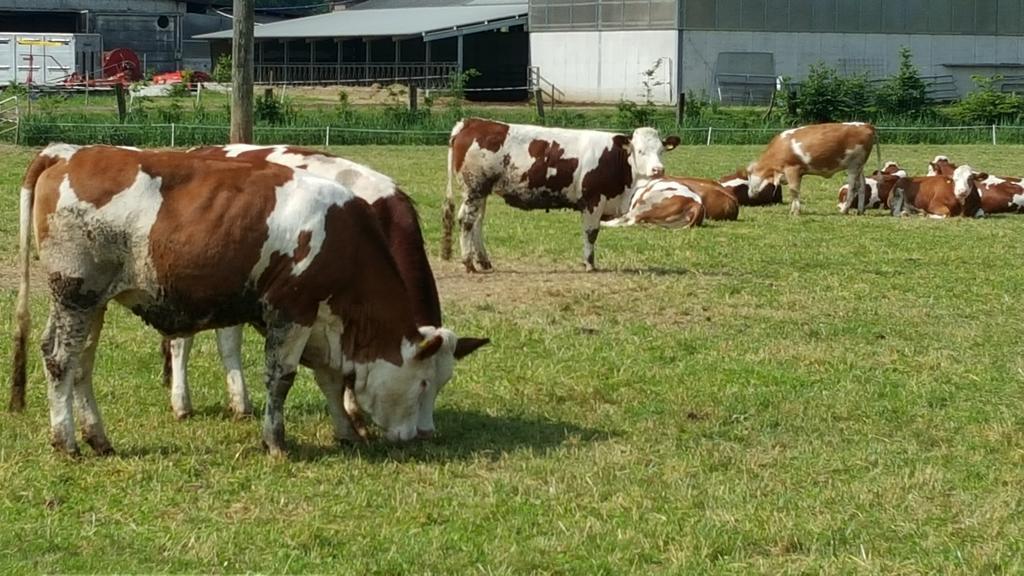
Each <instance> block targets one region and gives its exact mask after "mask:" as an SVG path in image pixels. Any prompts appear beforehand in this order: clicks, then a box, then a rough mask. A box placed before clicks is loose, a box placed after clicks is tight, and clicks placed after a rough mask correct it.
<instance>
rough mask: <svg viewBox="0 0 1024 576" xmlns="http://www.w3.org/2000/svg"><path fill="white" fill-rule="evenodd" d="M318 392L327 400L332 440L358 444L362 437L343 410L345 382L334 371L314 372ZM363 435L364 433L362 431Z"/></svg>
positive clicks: (340, 442)
mask: <svg viewBox="0 0 1024 576" xmlns="http://www.w3.org/2000/svg"><path fill="white" fill-rule="evenodd" d="M313 376H314V378H315V379H316V384H317V386H319V387H320V392H322V393H323V395H324V398H325V399H327V412H328V414H330V415H331V423H333V424H334V440H335V441H336V442H338V443H339V444H348V443H351V442H359V441H360V440H361V439H362V437H361V435H360V434H359V433H358V432H357V430H356V427H355V426H354V425H353V423H352V420H351V419H350V416H349V414H348V412H347V411H346V410H345V406H344V397H345V381H344V379H343V378H342V377H341V375H340V374H338V373H337V372H336V371H329V370H316V371H315V372H314V373H313ZM364 433H365V431H364Z"/></svg>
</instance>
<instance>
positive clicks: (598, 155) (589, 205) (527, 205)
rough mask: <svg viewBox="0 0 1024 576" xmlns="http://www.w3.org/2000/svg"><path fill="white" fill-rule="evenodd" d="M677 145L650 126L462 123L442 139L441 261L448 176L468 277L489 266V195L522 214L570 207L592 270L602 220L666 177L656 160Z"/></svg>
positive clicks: (450, 217) (448, 229)
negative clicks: (620, 130) (459, 197)
mask: <svg viewBox="0 0 1024 576" xmlns="http://www.w3.org/2000/svg"><path fill="white" fill-rule="evenodd" d="M678 145H679V138H678V137H677V136H669V137H668V138H666V139H664V140H662V139H661V136H659V135H658V131H657V130H655V129H653V128H637V129H636V130H634V131H633V135H632V136H624V135H622V134H611V133H608V132H596V131H593V130H566V129H560V128H545V127H541V126H529V125H523V124H505V123H503V122H494V121H491V120H482V119H479V118H467V119H464V120H462V121H460V122H459V123H458V124H456V125H455V128H454V129H453V130H452V134H451V138H450V139H449V141H448V189H447V195H446V198H445V211H444V239H443V241H442V245H441V256H442V258H444V259H445V260H448V259H451V252H452V248H451V243H452V239H451V237H452V226H453V224H454V220H455V219H454V213H455V199H454V191H453V187H452V178H453V177H454V176H457V177H458V179H459V180H460V181H461V182H462V186H463V201H462V206H461V208H459V226H460V229H461V230H460V236H459V243H460V247H461V250H462V263H463V264H464V265H465V267H466V271H468V272H475V271H476V266H477V265H479V266H480V268H481V269H483V270H489V269H490V268H491V259H490V257H489V256H488V254H487V249H486V248H485V246H484V238H483V227H484V214H485V210H486V203H487V196H488V195H489V194H490V193H491V192H494V193H495V194H497V195H499V196H501V197H502V199H504V200H505V202H506V203H508V204H509V205H510V206H514V207H516V208H522V209H524V210H535V209H551V208H569V209H573V210H578V211H580V212H581V213H582V218H581V220H582V224H583V262H584V265H585V266H586V269H587V270H588V271H589V270H593V269H594V242H596V241H597V234H598V232H599V231H600V224H601V217H602V216H617V215H618V214H619V213H620V212H621V209H620V207H621V204H622V199H623V197H625V196H626V195H627V194H628V193H630V192H631V191H632V190H635V189H637V188H639V187H640V186H642V185H643V184H645V183H646V181H647V180H650V179H652V178H658V177H660V176H662V175H663V174H664V173H665V167H664V165H663V164H662V162H661V154H662V152H664V151H666V150H672V149H673V148H675V147H676V146H678Z"/></svg>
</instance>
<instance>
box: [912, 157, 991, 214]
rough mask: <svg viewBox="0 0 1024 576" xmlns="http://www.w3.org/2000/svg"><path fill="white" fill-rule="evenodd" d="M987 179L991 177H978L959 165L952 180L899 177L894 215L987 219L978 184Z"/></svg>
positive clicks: (946, 178)
mask: <svg viewBox="0 0 1024 576" xmlns="http://www.w3.org/2000/svg"><path fill="white" fill-rule="evenodd" d="M987 178H988V174H977V173H975V172H973V171H972V170H971V167H970V166H960V167H959V168H957V169H956V170H954V172H953V177H952V178H950V177H946V176H941V175H936V176H917V177H914V178H900V180H899V182H897V183H896V185H895V186H894V187H893V200H892V213H893V215H894V216H897V215H901V214H913V213H916V212H923V213H924V214H926V215H928V216H929V217H932V218H947V217H951V216H965V217H975V218H978V217H981V216H984V215H985V211H984V210H983V209H982V208H981V196H980V195H979V194H978V185H977V184H978V182H979V181H982V180H985V179H987Z"/></svg>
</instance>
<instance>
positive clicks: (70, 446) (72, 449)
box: [50, 439, 82, 459]
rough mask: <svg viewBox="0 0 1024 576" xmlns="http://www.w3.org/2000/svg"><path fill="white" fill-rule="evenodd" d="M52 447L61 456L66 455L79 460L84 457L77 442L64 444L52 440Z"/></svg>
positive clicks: (60, 441)
mask: <svg viewBox="0 0 1024 576" xmlns="http://www.w3.org/2000/svg"><path fill="white" fill-rule="evenodd" d="M50 446H53V449H54V450H56V451H57V452H60V453H61V454H64V455H65V456H67V457H68V458H73V459H78V458H81V456H82V451H81V450H79V449H78V443H76V442H75V441H71V442H64V441H62V440H59V439H51V440H50Z"/></svg>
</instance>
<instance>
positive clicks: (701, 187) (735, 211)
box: [668, 178, 740, 220]
mask: <svg viewBox="0 0 1024 576" xmlns="http://www.w3.org/2000/svg"><path fill="white" fill-rule="evenodd" d="M668 179H669V180H675V181H676V182H679V183H681V184H683V185H685V186H688V187H689V188H690V189H691V190H693V191H694V192H696V193H697V194H699V195H700V198H701V201H702V202H703V203H704V215H705V217H707V219H708V220H735V219H737V218H738V217H739V215H740V203H739V201H738V200H737V199H736V196H734V195H733V193H732V192H731V191H730V190H729V189H728V188H727V187H725V186H724V185H722V184H720V183H718V182H716V181H714V180H710V179H707V178H668Z"/></svg>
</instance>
